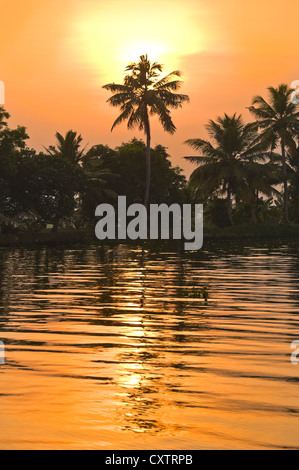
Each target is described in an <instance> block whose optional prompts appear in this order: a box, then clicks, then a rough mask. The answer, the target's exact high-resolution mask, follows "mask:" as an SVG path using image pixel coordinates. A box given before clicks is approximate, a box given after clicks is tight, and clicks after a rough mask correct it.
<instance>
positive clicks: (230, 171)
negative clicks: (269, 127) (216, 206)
mask: <svg viewBox="0 0 299 470" xmlns="http://www.w3.org/2000/svg"><path fill="white" fill-rule="evenodd" d="M206 129H207V131H208V134H209V136H210V138H211V140H212V142H209V141H208V140H203V139H189V140H187V141H186V142H185V143H186V144H187V145H189V146H191V147H192V148H194V149H195V150H200V151H201V152H202V155H201V156H194V157H185V158H186V160H189V161H191V162H192V163H197V164H198V165H199V166H198V168H196V170H195V171H194V172H193V173H192V175H191V177H190V184H191V186H194V187H198V188H201V190H202V192H203V193H204V194H206V195H207V196H209V195H210V194H211V193H215V192H218V193H219V194H226V203H227V214H228V218H229V221H230V223H231V225H234V221H233V216H232V196H233V195H235V196H241V195H242V196H243V199H244V193H243V194H242V192H243V191H244V189H245V188H247V191H249V190H250V191H251V194H252V192H253V191H255V190H265V192H268V191H270V188H269V187H267V188H266V187H265V186H266V183H265V182H264V184H261V182H260V180H259V179H257V180H256V181H254V180H252V178H250V181H249V180H248V175H249V174H250V175H251V174H252V172H253V171H254V172H255V174H257V169H258V168H259V171H261V168H260V166H262V164H261V163H260V162H261V161H265V160H266V159H267V158H271V156H272V153H271V152H267V151H266V150H267V149H268V148H269V145H268V143H266V142H264V141H258V140H257V126H256V125H255V124H252V123H251V124H246V125H245V124H244V123H243V120H242V117H241V116H236V114H234V115H233V116H228V115H227V114H225V115H224V117H223V118H222V117H218V118H217V120H216V122H215V121H212V120H210V121H209V124H208V125H207V126H206ZM259 165H260V166H259ZM250 201H251V198H250Z"/></svg>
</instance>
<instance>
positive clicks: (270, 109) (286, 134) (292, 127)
mask: <svg viewBox="0 0 299 470" xmlns="http://www.w3.org/2000/svg"><path fill="white" fill-rule="evenodd" d="M268 90H269V94H270V100H269V102H267V101H266V100H265V99H264V98H263V97H262V96H256V97H255V98H253V101H252V106H250V107H249V108H248V109H249V111H250V112H251V113H252V114H253V116H254V117H255V118H256V119H257V122H258V124H259V128H260V129H261V138H262V139H264V140H265V141H268V142H269V145H270V146H271V148H272V149H274V148H276V147H277V146H278V144H279V145H280V147H281V159H282V171H283V185H284V220H285V223H289V214H288V174H287V173H288V171H287V153H286V151H287V150H289V151H290V152H291V153H294V152H295V150H296V145H295V142H294V138H293V137H294V135H296V134H297V135H298V132H299V121H298V119H299V112H297V111H296V109H297V107H296V104H294V103H293V102H292V100H291V95H292V93H293V91H294V90H293V89H291V88H289V87H288V85H285V84H281V85H279V86H278V87H277V88H274V87H270V88H268Z"/></svg>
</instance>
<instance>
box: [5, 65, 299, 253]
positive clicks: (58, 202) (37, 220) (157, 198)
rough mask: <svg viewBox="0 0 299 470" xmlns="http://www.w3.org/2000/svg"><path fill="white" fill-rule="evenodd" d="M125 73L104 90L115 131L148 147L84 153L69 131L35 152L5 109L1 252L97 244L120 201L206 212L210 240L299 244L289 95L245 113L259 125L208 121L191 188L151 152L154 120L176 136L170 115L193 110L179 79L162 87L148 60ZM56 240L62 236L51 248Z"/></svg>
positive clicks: (193, 142)
mask: <svg viewBox="0 0 299 470" xmlns="http://www.w3.org/2000/svg"><path fill="white" fill-rule="evenodd" d="M126 72H127V75H126V77H125V79H124V84H123V85H115V84H111V85H106V88H107V89H109V90H110V91H112V94H113V96H112V97H111V98H110V99H109V100H108V101H110V102H111V104H113V105H114V106H120V107H121V111H122V113H121V115H120V116H119V117H118V118H117V120H116V121H115V123H114V126H115V125H117V124H118V123H120V122H122V121H123V120H128V126H129V127H134V126H135V125H138V126H139V128H140V129H143V130H144V131H145V133H146V134H147V135H148V137H149V139H147V142H146V143H144V142H143V141H141V140H138V139H136V138H134V139H132V140H131V141H129V142H124V143H122V144H121V145H120V146H118V147H116V148H110V147H108V146H107V145H103V144H102V143H100V144H97V145H94V146H93V147H91V148H89V149H88V148H87V146H84V143H83V138H82V136H81V134H79V133H78V132H76V131H73V130H70V131H68V132H67V133H66V134H65V135H62V134H61V133H59V132H57V133H56V143H54V145H50V146H48V147H44V149H45V150H44V151H43V152H37V151H36V150H35V149H33V148H30V147H29V146H28V139H29V135H28V133H27V131H26V128H25V127H23V126H18V127H17V128H11V127H10V126H9V118H10V115H9V113H8V112H7V111H6V110H5V109H4V108H3V107H0V235H1V239H0V243H2V244H7V243H8V244H10V243H15V242H19V241H20V240H23V238H24V239H26V240H29V241H32V242H33V243H39V242H41V243H42V242H43V240H48V238H49V240H53V241H54V242H57V241H58V242H59V241H60V240H62V241H63V240H68V239H70V240H74V241H82V240H83V241H84V240H88V241H89V240H92V239H94V227H95V208H96V207H97V206H98V205H99V204H101V203H109V204H112V205H115V206H117V197H118V196H126V197H127V203H128V204H133V203H142V202H146V203H147V204H148V203H155V204H161V203H166V204H168V205H171V204H173V203H176V204H180V205H182V204H196V203H199V204H200V203H203V204H204V207H205V215H204V228H205V233H206V235H207V234H208V235H209V234H210V235H211V236H213V235H216V236H218V235H220V236H222V235H224V236H230V235H234V236H246V235H248V234H250V235H253V236H273V235H274V236H284V235H288V236H299V226H298V225H296V224H298V223H299V113H298V108H297V106H296V105H295V104H294V103H292V100H291V94H292V90H291V89H290V88H289V87H288V86H287V85H285V84H281V85H278V87H277V88H274V87H271V88H269V93H270V100H269V103H268V102H267V101H266V100H264V99H263V98H262V97H260V96H258V97H255V98H254V100H253V104H252V106H250V108H249V109H250V111H251V113H252V114H253V115H254V116H255V117H256V121H254V122H251V123H245V122H244V120H243V118H242V116H241V115H237V114H236V113H235V114H232V115H228V114H224V115H223V116H221V117H218V118H217V119H215V120H210V121H209V123H208V125H207V126H206V129H207V132H208V138H195V139H188V140H187V141H186V144H187V145H189V146H190V147H191V148H193V149H195V150H197V151H198V152H199V155H193V156H188V157H185V158H187V160H189V161H191V162H192V163H194V164H196V165H197V168H196V169H195V171H194V172H193V173H192V175H191V177H190V180H189V181H187V180H186V178H185V176H184V175H183V173H182V170H181V169H180V168H179V167H173V166H172V164H171V159H170V155H169V154H168V153H167V149H166V148H165V147H163V146H162V145H156V147H154V148H152V147H151V146H150V125H149V124H150V122H149V120H150V116H151V115H152V114H158V116H159V118H160V121H161V123H162V125H163V127H164V128H165V130H168V131H169V132H174V130H175V126H174V124H173V122H172V119H171V116H170V111H169V108H176V107H179V106H182V104H183V103H184V102H185V101H188V97H187V95H180V94H176V93H174V92H175V91H177V90H178V89H179V87H180V85H181V83H182V82H180V81H179V80H176V78H178V77H179V76H180V72H178V71H176V72H173V73H171V74H169V75H166V77H162V78H160V73H161V72H162V66H161V65H160V64H155V63H154V64H151V63H150V61H149V60H148V58H147V56H142V57H141V59H140V62H138V63H137V64H131V65H130V66H128V67H127V69H126ZM145 155H147V157H148V158H144V157H145ZM150 173H151V174H152V177H151V191H149V180H148V179H147V181H146V184H144V175H145V174H147V176H149V174H150ZM250 218H251V224H252V225H251V224H250V222H249V219H250ZM284 222H285V223H284ZM288 222H290V225H287V224H286V223H288ZM220 228H221V230H219V229H220ZM51 230H52V231H53V232H59V233H54V234H52V235H53V237H52V238H50V237H48V238H47V237H46V235H47V236H48V235H49V232H50V231H51ZM63 233H65V234H66V235H65V238H63ZM26 237H27V238H26ZM45 237H46V238H45Z"/></svg>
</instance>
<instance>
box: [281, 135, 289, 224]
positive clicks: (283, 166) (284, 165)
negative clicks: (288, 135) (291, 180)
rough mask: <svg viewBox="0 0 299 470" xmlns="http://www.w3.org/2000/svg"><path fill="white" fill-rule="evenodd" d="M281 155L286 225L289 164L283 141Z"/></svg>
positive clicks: (287, 219)
mask: <svg viewBox="0 0 299 470" xmlns="http://www.w3.org/2000/svg"><path fill="white" fill-rule="evenodd" d="M281 155H282V170H283V187H284V195H283V205H284V221H285V223H286V224H288V223H289V209H288V199H289V195H288V177H287V163H286V153H285V144H284V141H283V140H282V141H281Z"/></svg>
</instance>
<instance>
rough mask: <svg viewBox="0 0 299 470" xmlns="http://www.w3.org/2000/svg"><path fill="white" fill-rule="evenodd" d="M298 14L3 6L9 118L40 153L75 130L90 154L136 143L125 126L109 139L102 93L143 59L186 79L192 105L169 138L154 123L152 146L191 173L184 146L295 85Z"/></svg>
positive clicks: (72, 1) (0, 47)
mask: <svg viewBox="0 0 299 470" xmlns="http://www.w3.org/2000/svg"><path fill="white" fill-rule="evenodd" d="M297 12H298V1H297V0H285V1H284V2H283V4H278V3H276V2H273V1H270V0H264V1H263V2H261V1H260V0H259V1H258V0H252V1H251V2H246V3H245V2H240V1H239V0H227V1H226V2H223V0H210V1H207V0H196V1H195V0H185V1H181V0H180V1H177V0H159V1H156V0H151V1H143V2H140V1H136V0H131V1H124V0H110V1H109V2H104V1H102V0H42V1H40V0H0V14H1V33H0V34H1V38H0V39H1V41H0V58H1V60H0V80H2V81H4V82H5V85H6V108H7V110H8V111H9V112H10V113H11V114H12V118H13V119H12V124H14V125H16V124H22V125H25V126H26V127H27V128H28V132H29V133H30V136H31V145H32V146H34V147H36V148H38V149H41V148H42V145H49V144H51V143H53V140H54V134H55V132H56V131H59V132H65V131H67V130H69V129H71V128H72V129H73V130H77V131H79V132H80V133H81V134H82V136H83V137H84V140H85V143H89V144H90V145H93V144H96V143H103V144H108V145H110V146H113V147H114V146H117V145H119V144H121V142H123V141H126V140H128V139H130V138H131V137H132V136H134V135H136V136H137V137H142V134H140V133H139V132H138V131H135V132H128V131H127V130H126V127H125V125H122V126H120V127H118V128H116V129H115V131H114V132H113V133H112V134H111V133H110V127H111V125H112V123H113V121H114V119H115V118H116V116H117V110H115V109H113V108H109V106H108V105H107V104H106V100H107V98H108V96H109V94H108V92H106V91H105V90H102V89H101V85H104V84H106V83H107V82H113V81H115V82H117V81H120V80H121V78H122V72H123V69H124V67H125V66H126V64H127V63H129V62H131V61H135V60H137V59H138V56H139V55H141V54H143V53H146V52H148V53H149V55H150V57H151V58H152V59H153V60H157V61H159V62H161V63H163V64H165V72H170V71H171V70H173V69H177V68H179V69H181V70H182V71H183V72H184V76H183V80H184V86H183V88H182V91H183V92H184V93H187V94H189V96H190V98H191V103H190V104H186V105H185V106H184V108H183V109H182V110H179V111H175V112H174V113H173V118H174V121H175V124H176V125H177V128H178V131H177V133H176V134H175V135H174V136H170V135H168V134H165V133H164V132H163V131H162V130H161V128H160V127H159V125H158V123H157V122H154V123H153V143H154V144H155V143H161V144H162V145H165V146H167V147H168V148H169V152H170V154H171V155H172V157H173V162H174V163H175V164H179V165H181V166H184V168H186V169H187V170H188V169H189V168H190V167H188V165H187V164H186V163H184V161H183V160H182V159H181V157H182V156H183V155H186V154H188V153H189V150H188V148H187V147H186V146H184V145H182V142H183V141H184V140H185V139H187V138H193V137H199V136H202V135H203V132H204V131H203V127H204V124H205V123H206V122H207V120H208V119H210V118H215V117H216V116H217V115H218V114H222V113H223V112H227V113H233V112H238V113H244V116H245V117H246V118H248V113H247V111H246V109H245V108H246V106H248V105H249V104H250V101H251V98H252V96H253V95H255V94H265V88H266V87H267V86H270V85H273V86H276V85H277V84H278V83H281V82H285V83H288V84H291V82H292V81H293V80H296V79H297V80H298V79H299V70H298V68H299V65H298V61H297V54H298V53H297V51H296V43H297V41H296V32H297Z"/></svg>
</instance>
